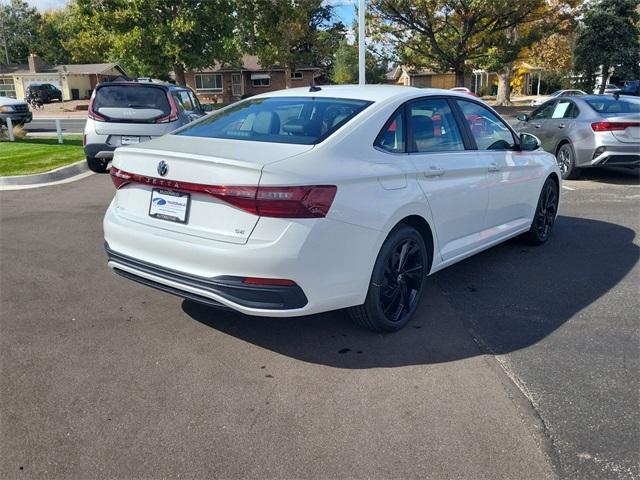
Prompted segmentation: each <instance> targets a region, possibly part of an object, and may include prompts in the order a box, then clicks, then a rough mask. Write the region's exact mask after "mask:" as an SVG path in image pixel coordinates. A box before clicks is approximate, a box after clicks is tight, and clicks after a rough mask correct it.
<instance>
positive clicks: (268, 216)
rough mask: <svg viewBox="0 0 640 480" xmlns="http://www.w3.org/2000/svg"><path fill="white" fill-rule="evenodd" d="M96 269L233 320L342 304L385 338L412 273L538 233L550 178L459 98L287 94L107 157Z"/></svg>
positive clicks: (400, 91) (526, 147)
mask: <svg viewBox="0 0 640 480" xmlns="http://www.w3.org/2000/svg"><path fill="white" fill-rule="evenodd" d="M111 177H112V180H113V183H114V184H115V187H116V189H117V192H116V195H115V198H114V199H113V201H112V203H111V205H110V206H109V209H108V211H107V213H106V216H105V219H104V231H105V241H106V249H107V254H108V259H109V266H110V267H111V268H113V270H114V271H115V272H116V273H118V274H120V275H122V276H124V277H127V278H129V279H132V280H135V281H137V282H140V283H143V284H145V285H148V286H151V287H155V288H158V289H160V290H163V291H165V292H169V293H172V294H176V295H178V296H181V297H183V298H187V299H190V300H194V301H198V302H203V303H206V304H209V305H213V306H217V307H227V308H231V309H234V310H237V311H239V312H242V313H244V314H248V315H260V316H280V317H284V316H298V315H307V314H312V313H318V312H323V311H327V310H333V309H339V308H349V309H350V312H351V316H352V317H353V319H354V320H355V321H356V322H358V323H359V324H361V325H363V326H365V327H368V328H370V329H373V330H377V331H395V330H398V329H400V328H402V327H403V326H404V325H406V324H407V322H408V321H409V320H410V318H411V316H412V315H413V313H414V312H415V310H416V307H417V305H418V302H419V301H420V297H421V292H422V289H423V285H424V280H425V278H426V276H427V275H429V274H431V273H434V272H437V271H438V270H441V269H443V268H445V267H447V266H449V265H451V264H453V263H455V262H458V261H460V260H462V259H464V258H465V257H468V256H470V255H473V254H474V253H477V252H479V251H481V250H484V249H486V248H489V247H491V246H493V245H496V244H497V243H500V242H503V241H505V240H507V239H508V238H511V237H514V236H516V235H520V234H525V235H526V236H527V237H528V239H529V240H530V241H532V242H533V243H537V244H541V243H544V242H546V240H547V239H548V238H549V234H550V232H551V229H552V227H553V224H554V221H555V218H556V214H557V212H558V203H559V193H560V181H561V180H560V172H559V170H558V167H557V164H556V161H555V159H554V157H553V155H550V154H548V153H545V152H544V151H542V150H541V149H540V148H538V142H537V139H536V138H535V137H533V136H532V135H528V134H523V135H521V136H520V137H518V135H517V134H516V133H515V132H514V131H513V130H512V129H511V128H510V127H509V125H507V123H505V122H504V121H503V120H502V119H501V118H500V117H499V116H498V114H496V113H495V112H494V111H493V110H491V109H490V108H488V107H487V105H485V104H484V103H482V102H481V101H479V100H476V99H474V98H472V97H469V96H468V95H464V94H458V93H455V92H451V91H447V90H435V89H415V88H408V87H396V86H365V87H362V86H335V87H322V89H318V88H317V87H312V88H310V89H289V90H283V91H279V92H271V93H268V94H264V95H260V96H256V97H252V98H250V99H247V100H244V101H242V102H239V103H236V104H234V105H232V106H229V107H227V108H225V109H223V110H220V111H219V112H217V113H216V114H213V115H210V116H208V117H205V118H203V119H201V120H199V121H196V122H194V123H192V124H190V125H188V126H186V127H184V128H182V129H179V130H176V131H175V132H174V133H172V134H169V135H165V136H163V137H161V138H158V139H155V140H152V141H150V142H146V143H144V144H140V145H135V146H129V147H124V148H120V149H118V150H116V152H115V156H114V160H113V167H112V169H111Z"/></svg>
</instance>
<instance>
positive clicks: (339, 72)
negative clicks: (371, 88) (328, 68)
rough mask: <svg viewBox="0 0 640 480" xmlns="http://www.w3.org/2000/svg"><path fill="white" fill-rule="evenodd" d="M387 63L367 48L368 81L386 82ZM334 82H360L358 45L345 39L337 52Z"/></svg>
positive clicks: (366, 72) (366, 67) (366, 73)
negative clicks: (379, 59)
mask: <svg viewBox="0 0 640 480" xmlns="http://www.w3.org/2000/svg"><path fill="white" fill-rule="evenodd" d="M386 67H387V64H386V62H384V61H378V59H377V58H376V56H375V54H374V53H373V52H371V51H370V50H369V49H367V51H366V54H365V77H366V81H367V83H384V81H385V74H386V71H387V68H386ZM331 81H332V82H333V83H338V84H345V83H358V45H356V44H350V43H349V42H347V40H343V41H342V42H341V43H340V46H339V47H338V50H337V51H336V54H335V61H334V65H333V71H332V72H331Z"/></svg>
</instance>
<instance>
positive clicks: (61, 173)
mask: <svg viewBox="0 0 640 480" xmlns="http://www.w3.org/2000/svg"><path fill="white" fill-rule="evenodd" d="M90 174H91V172H89V168H88V167H87V162H86V160H80V161H79V162H75V163H72V164H71V165H65V166H64V167H60V168H56V169H55V170H51V171H49V172H44V173H36V174H33V175H15V176H12V177H0V189H1V190H13V189H23V188H36V187H39V186H44V185H49V184H52V183H60V182H65V183H67V181H72V179H74V177H78V180H79V179H80V178H84V177H86V176H88V175H90Z"/></svg>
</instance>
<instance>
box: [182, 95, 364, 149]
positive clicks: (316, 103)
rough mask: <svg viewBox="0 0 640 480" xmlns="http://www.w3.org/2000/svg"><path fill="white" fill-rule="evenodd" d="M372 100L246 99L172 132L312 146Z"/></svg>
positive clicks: (193, 135)
mask: <svg viewBox="0 0 640 480" xmlns="http://www.w3.org/2000/svg"><path fill="white" fill-rule="evenodd" d="M371 103H372V102H367V101H365V100H349V99H342V98H314V97H276V98H260V99H254V100H247V101H244V102H241V103H238V104H237V105H234V106H232V107H229V108H226V109H224V110H221V111H220V112H218V113H214V114H212V115H209V116H208V117H206V118H205V119H203V120H202V121H199V122H196V123H194V124H192V125H190V126H188V127H186V128H184V129H182V130H180V131H178V132H176V133H175V135H184V136H190V137H207V138H227V139H233V140H252V141H256V142H273V143H293V144H299V145H311V144H315V143H318V142H321V141H322V140H324V139H325V138H327V137H328V136H329V135H331V134H332V133H333V132H335V131H336V130H337V129H338V128H340V127H341V126H342V125H344V124H345V123H346V122H348V121H349V120H351V119H352V118H353V117H354V116H355V115H357V114H358V113H360V112H361V111H362V110H364V109H365V108H366V107H367V106H369V105H370V104H371Z"/></svg>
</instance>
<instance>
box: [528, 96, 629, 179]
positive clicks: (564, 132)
mask: <svg viewBox="0 0 640 480" xmlns="http://www.w3.org/2000/svg"><path fill="white" fill-rule="evenodd" d="M518 120H520V123H519V124H518V125H517V127H516V128H517V130H518V131H520V132H525V133H531V134H533V135H535V136H536V137H538V138H539V139H540V141H541V142H542V147H543V148H544V149H545V150H546V151H547V152H550V153H553V154H554V155H555V156H556V159H557V161H558V165H559V167H560V170H561V171H562V178H564V179H574V178H578V177H579V175H580V170H581V169H582V168H589V167H601V166H605V165H606V166H621V167H638V166H640V99H637V98H634V97H626V96H617V95H607V96H604V95H585V96H579V97H571V98H560V99H554V100H549V101H548V102H546V103H545V104H544V105H541V106H540V107H538V108H537V109H535V110H534V111H533V112H532V113H531V114H530V115H526V114H525V115H519V116H518Z"/></svg>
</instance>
